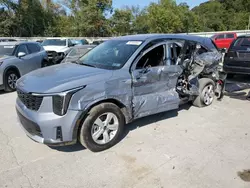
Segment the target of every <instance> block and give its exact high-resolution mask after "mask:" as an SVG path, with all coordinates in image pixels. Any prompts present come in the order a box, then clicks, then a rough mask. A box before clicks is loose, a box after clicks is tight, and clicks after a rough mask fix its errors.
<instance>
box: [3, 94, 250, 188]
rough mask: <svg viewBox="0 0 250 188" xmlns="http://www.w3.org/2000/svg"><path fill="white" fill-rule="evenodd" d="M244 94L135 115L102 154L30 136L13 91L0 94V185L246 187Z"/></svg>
mask: <svg viewBox="0 0 250 188" xmlns="http://www.w3.org/2000/svg"><path fill="white" fill-rule="evenodd" d="M246 92H247V91H244V92H239V93H237V94H230V95H229V96H226V97H225V98H224V99H223V101H221V102H219V101H216V102H215V103H214V104H213V105H212V106H210V107H207V108H202V109H198V108H195V107H192V106H188V105H185V106H183V107H182V108H181V109H180V110H179V111H171V112H167V113H162V114H158V115H154V116H150V117H147V118H143V119H140V120H137V121H135V122H134V123H132V124H130V125H127V127H126V133H125V135H124V138H123V139H122V140H121V142H120V143H118V144H117V145H116V146H114V147H113V148H111V149H109V150H107V151H104V152H101V153H92V152H90V151H88V150H86V149H84V148H83V147H81V146H80V145H74V146H67V147H57V148H50V147H47V146H45V145H42V144H38V143H35V142H33V141H32V140H30V139H29V138H28V137H27V136H26V135H25V134H24V132H23V131H22V129H21V128H20V127H19V125H18V124H17V121H16V113H15V98H16V93H7V94H6V93H1V94H0V104H1V110H0V117H1V119H0V161H1V162H0V187H10V188H15V187H16V188H20V187H27V188H28V187H34V188H37V187H44V188H58V187H59V188H66V187H67V188H68V187H70V188H75V187H82V188H97V187H110V188H111V187H112V188H113V187H114V188H130V187H131V188H139V187H142V188H155V187H156V188H163V187H165V188H176V187H179V188H185V187H187V188H190V187H192V188H196V187H197V188H211V187H214V188H225V187H230V188H231V187H236V188H247V187H250V182H249V181H250V171H249V170H248V169H250V144H249V143H250V126H249V119H248V115H249V114H248V113H249V106H250V104H249V102H250V101H247V100H245V95H246Z"/></svg>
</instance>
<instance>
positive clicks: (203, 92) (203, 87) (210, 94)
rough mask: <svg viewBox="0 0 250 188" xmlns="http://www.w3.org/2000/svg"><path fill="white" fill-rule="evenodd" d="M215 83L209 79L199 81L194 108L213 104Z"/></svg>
mask: <svg viewBox="0 0 250 188" xmlns="http://www.w3.org/2000/svg"><path fill="white" fill-rule="evenodd" d="M214 91H215V83H214V81H213V80H211V79H209V78H202V79H200V80H199V93H200V94H199V96H197V97H196V98H195V100H194V101H193V105H194V106H196V107H205V106H209V105H211V104H212V103H213V101H214V98H215V92H214Z"/></svg>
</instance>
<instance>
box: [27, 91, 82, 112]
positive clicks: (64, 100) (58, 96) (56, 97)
mask: <svg viewBox="0 0 250 188" xmlns="http://www.w3.org/2000/svg"><path fill="white" fill-rule="evenodd" d="M83 88H85V86H81V87H77V88H74V89H70V90H67V91H63V92H60V93H49V94H37V93H32V95H35V96H43V97H46V96H52V106H53V112H54V113H55V114H56V115H59V116H63V115H65V114H66V113H67V110H68V107H69V103H70V99H71V97H72V96H73V94H75V93H76V92H77V91H79V90H81V89H83Z"/></svg>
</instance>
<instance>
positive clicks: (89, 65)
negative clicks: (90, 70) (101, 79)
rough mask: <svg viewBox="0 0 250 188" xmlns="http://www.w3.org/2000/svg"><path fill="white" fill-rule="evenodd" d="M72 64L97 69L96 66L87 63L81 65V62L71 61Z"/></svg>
mask: <svg viewBox="0 0 250 188" xmlns="http://www.w3.org/2000/svg"><path fill="white" fill-rule="evenodd" d="M71 63H75V64H79V65H85V66H88V67H94V68H96V66H95V65H91V64H87V63H81V62H80V61H79V60H75V61H71Z"/></svg>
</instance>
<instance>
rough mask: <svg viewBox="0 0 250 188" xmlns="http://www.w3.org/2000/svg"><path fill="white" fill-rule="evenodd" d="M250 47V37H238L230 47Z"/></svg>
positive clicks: (238, 48) (239, 48) (236, 48)
mask: <svg viewBox="0 0 250 188" xmlns="http://www.w3.org/2000/svg"><path fill="white" fill-rule="evenodd" d="M249 47H250V37H249V38H247V37H246V38H238V39H236V40H235V41H234V43H233V45H232V47H231V49H235V50H246V49H249Z"/></svg>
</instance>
